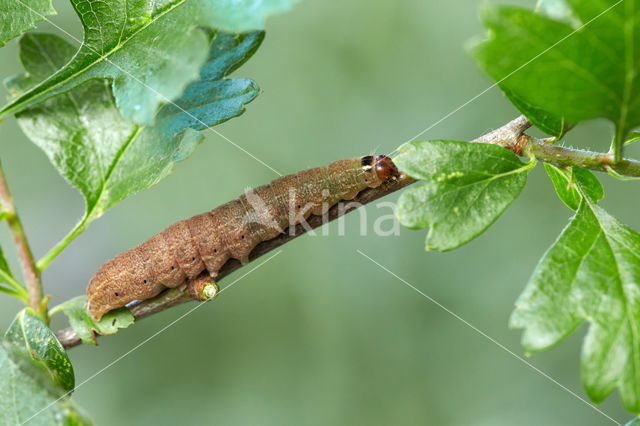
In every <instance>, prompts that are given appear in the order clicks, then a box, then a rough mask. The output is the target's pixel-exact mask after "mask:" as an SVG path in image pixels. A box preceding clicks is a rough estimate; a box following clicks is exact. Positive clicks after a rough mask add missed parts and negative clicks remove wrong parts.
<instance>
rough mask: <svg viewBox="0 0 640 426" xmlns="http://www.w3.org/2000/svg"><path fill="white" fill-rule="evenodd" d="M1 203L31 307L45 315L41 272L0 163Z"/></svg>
mask: <svg viewBox="0 0 640 426" xmlns="http://www.w3.org/2000/svg"><path fill="white" fill-rule="evenodd" d="M0 205H1V206H2V211H3V212H4V213H5V215H4V216H5V219H6V220H7V223H8V224H9V229H11V234H13V240H14V241H15V243H16V247H17V249H18V257H19V258H20V262H21V263H22V269H23V270H24V278H25V282H26V283H27V289H28V291H29V307H30V308H31V309H33V310H34V311H35V312H37V313H39V314H40V315H41V316H43V315H44V314H45V310H44V309H43V306H42V284H41V282H40V274H39V273H38V270H37V268H36V264H35V261H34V260H33V253H31V248H30V247H29V243H28V242H27V236H26V234H25V233H24V229H23V228H22V223H21V222H20V218H19V217H18V214H17V213H16V209H15V207H14V205H13V198H12V197H11V193H10V192H9V187H8V186H7V180H6V178H5V176H4V171H3V170H2V165H0Z"/></svg>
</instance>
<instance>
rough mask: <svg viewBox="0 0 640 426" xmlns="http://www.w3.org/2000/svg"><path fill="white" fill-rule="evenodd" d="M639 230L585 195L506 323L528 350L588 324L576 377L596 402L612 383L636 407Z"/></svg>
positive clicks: (639, 394)
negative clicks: (579, 375)
mask: <svg viewBox="0 0 640 426" xmlns="http://www.w3.org/2000/svg"><path fill="white" fill-rule="evenodd" d="M638 283H640V234H638V233H636V232H635V231H634V230H632V229H630V228H629V227H627V226H625V225H624V224H622V223H620V222H619V221H618V220H616V219H615V218H613V217H612V216H610V215H609V214H608V213H607V212H605V211H604V210H603V209H601V208H600V207H598V206H597V205H595V204H594V203H592V202H591V200H589V199H588V198H585V199H584V200H583V201H582V203H581V204H580V207H579V209H578V212H577V213H576V215H575V216H574V217H573V219H572V220H571V223H570V224H569V225H568V226H567V227H566V228H565V230H564V231H563V232H562V234H561V235H560V237H559V238H558V240H557V241H556V242H555V243H554V244H553V246H552V247H551V248H550V249H549V250H548V251H547V253H546V254H545V255H544V257H543V258H542V260H541V261H540V263H539V264H538V266H537V267H536V270H535V272H534V273H533V276H532V277H531V279H530V281H529V283H528V284H527V287H526V288H525V290H524V292H523V294H522V295H521V296H520V297H519V298H518V301H517V303H516V308H515V310H514V312H513V314H512V315H511V319H510V325H511V326H512V327H516V328H523V329H524V334H523V337H522V344H523V346H524V348H525V350H527V351H530V352H535V351H542V350H545V349H548V348H550V347H552V346H553V345H555V344H557V343H559V342H560V341H562V340H563V339H565V338H566V337H567V336H568V335H570V334H571V333H573V332H574V331H575V330H576V329H577V328H578V327H579V326H580V325H581V324H582V323H583V322H584V321H588V322H589V323H590V327H589V331H588V333H587V335H586V337H585V340H584V343H583V347H582V382H583V384H584V386H585V389H586V391H587V394H588V395H589V397H590V398H591V399H592V400H593V401H594V402H596V403H599V402H601V401H603V400H604V399H605V398H606V397H607V396H608V395H609V394H610V393H611V391H612V390H613V389H614V388H615V387H618V388H619V389H620V395H621V397H622V401H623V403H624V406H625V407H626V408H627V409H628V410H629V411H631V412H634V413H638V412H640V288H639V287H638Z"/></svg>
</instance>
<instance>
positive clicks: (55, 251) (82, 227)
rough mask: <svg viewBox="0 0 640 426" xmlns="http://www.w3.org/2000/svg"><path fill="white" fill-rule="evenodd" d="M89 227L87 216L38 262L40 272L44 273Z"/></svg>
mask: <svg viewBox="0 0 640 426" xmlns="http://www.w3.org/2000/svg"><path fill="white" fill-rule="evenodd" d="M87 226H89V217H88V216H85V217H83V218H82V220H81V221H80V222H78V224H77V225H76V226H75V227H74V228H73V229H72V230H71V232H69V233H68V234H67V235H66V236H65V237H64V238H63V239H62V240H60V241H59V242H58V244H56V245H55V246H54V247H53V248H52V249H51V250H49V252H48V253H47V254H45V255H44V256H43V257H42V259H40V260H38V263H37V265H36V266H37V268H38V271H40V272H42V271H44V270H45V269H46V267H47V266H49V264H50V263H51V262H53V260H54V259H55V258H56V257H58V255H59V254H60V253H62V251H63V250H64V249H65V248H67V246H68V245H69V244H71V242H72V241H73V240H75V239H76V238H78V236H79V235H80V234H82V233H83V232H84V231H86V230H87Z"/></svg>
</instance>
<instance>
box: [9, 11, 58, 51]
mask: <svg viewBox="0 0 640 426" xmlns="http://www.w3.org/2000/svg"><path fill="white" fill-rule="evenodd" d="M55 14H56V11H55V9H54V8H53V5H52V4H51V0H0V22H2V25H0V47H2V46H4V45H5V44H6V43H7V42H8V41H9V40H12V39H14V38H16V37H18V36H20V35H22V34H24V33H25V32H27V31H29V30H32V29H35V27H36V25H35V24H36V23H37V22H41V21H44V20H45V19H47V16H50V15H55Z"/></svg>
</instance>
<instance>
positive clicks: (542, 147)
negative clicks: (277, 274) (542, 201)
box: [56, 116, 640, 348]
mask: <svg viewBox="0 0 640 426" xmlns="http://www.w3.org/2000/svg"><path fill="white" fill-rule="evenodd" d="M530 127H531V123H529V121H527V119H526V118H525V117H523V116H521V117H518V118H517V119H515V120H513V121H511V122H510V123H508V124H506V125H504V126H502V127H501V128H499V129H497V130H494V131H492V132H490V133H487V134H486V135H484V136H481V137H479V138H478V139H475V140H474V142H478V143H490V144H495V145H499V146H502V147H504V148H507V149H509V150H511V151H513V152H515V153H516V154H518V155H521V154H522V153H523V152H529V153H533V154H534V155H535V156H536V157H537V158H538V159H540V160H542V161H545V162H550V163H554V164H557V165H560V166H566V165H572V166H576V167H582V168H588V169H592V170H597V171H603V172H606V171H607V170H606V168H607V167H609V166H610V167H612V168H613V169H615V170H616V171H617V172H618V173H620V174H624V175H627V176H640V162H637V161H635V160H622V161H620V162H619V163H617V164H615V165H612V164H611V163H612V162H613V161H612V158H611V156H610V155H609V154H598V153H593V152H588V151H576V150H572V149H569V148H563V147H560V146H555V145H550V144H549V143H548V142H547V141H545V140H539V139H536V138H533V137H531V136H528V135H526V134H525V133H524V132H525V131H526V130H527V129H529V128H530ZM414 182H415V180H414V179H412V178H410V177H408V176H402V177H400V179H398V180H396V181H391V182H388V183H386V184H384V185H382V186H380V187H379V188H370V189H366V190H364V191H362V192H361V193H360V194H358V196H357V197H356V198H355V199H354V200H353V203H349V204H347V206H346V207H344V206H343V207H341V206H339V205H336V206H333V207H332V208H331V209H330V210H329V212H328V220H329V221H331V220H334V219H337V218H338V217H340V216H342V215H344V214H346V213H348V212H350V211H352V210H355V209H356V208H357V206H358V205H364V204H367V203H370V202H372V201H375V200H377V199H378V198H381V197H384V196H386V195H389V194H391V193H393V192H395V191H398V190H400V189H402V188H404V187H406V186H408V185H411V184H412V183H414ZM324 223H326V220H324V219H323V217H321V216H311V217H310V218H309V219H308V220H307V225H308V228H305V227H304V226H302V225H298V226H296V227H295V229H294V231H293V232H287V233H285V234H281V235H280V236H278V237H276V238H274V239H272V240H269V241H264V242H262V243H260V244H258V245H257V246H256V248H255V249H254V250H253V251H252V252H251V255H250V256H249V259H250V260H251V261H253V260H255V259H257V258H258V257H260V256H263V255H264V254H266V253H268V252H270V251H271V250H274V249H276V248H278V247H280V246H281V245H283V244H285V243H287V242H289V241H291V240H292V239H294V238H296V237H298V236H300V235H302V234H304V233H306V232H307V231H308V230H309V229H314V228H317V227H319V226H321V225H323V224H324ZM241 266H242V265H241V264H240V262H239V261H238V260H236V259H232V260H230V261H228V262H227V263H226V264H225V265H224V266H223V267H222V268H221V269H220V271H219V273H218V277H217V279H216V280H217V281H218V282H219V281H220V280H221V279H223V278H224V277H226V276H227V275H229V274H231V273H232V272H234V271H236V270H237V269H239V268H240V267H241ZM205 276H208V274H207V273H206V272H204V273H203V275H201V276H200V277H197V278H196V280H199V279H204V278H205ZM192 300H194V299H193V297H192V296H191V295H190V294H189V291H188V289H170V290H167V291H165V292H163V293H161V294H160V295H159V296H157V297H155V298H153V299H149V300H145V301H142V302H137V303H134V304H132V305H130V306H129V308H130V310H131V313H132V314H133V316H134V318H135V319H136V320H139V319H142V318H146V317H148V316H150V315H153V314H156V313H158V312H161V311H164V310H166V309H168V308H171V307H173V306H176V305H179V304H181V303H184V302H188V301H192ZM56 335H57V336H58V339H59V340H60V342H61V343H62V344H63V345H64V347H65V348H71V347H73V346H76V345H79V344H80V343H81V341H80V339H79V338H78V336H77V335H76V334H75V332H74V331H73V329H71V328H65V329H63V330H59V331H58V332H56Z"/></svg>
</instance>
